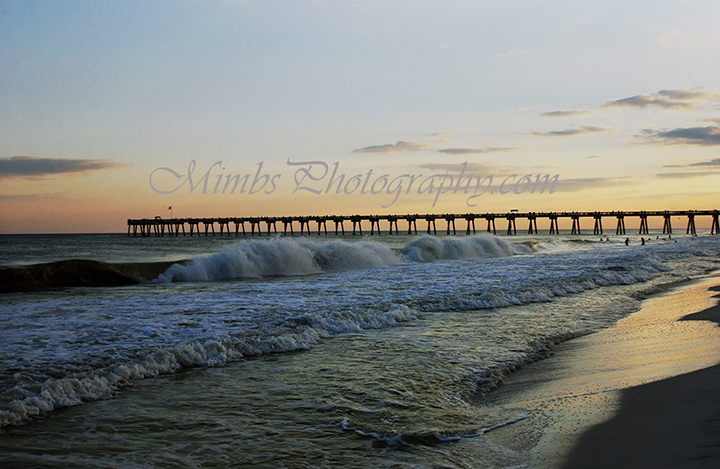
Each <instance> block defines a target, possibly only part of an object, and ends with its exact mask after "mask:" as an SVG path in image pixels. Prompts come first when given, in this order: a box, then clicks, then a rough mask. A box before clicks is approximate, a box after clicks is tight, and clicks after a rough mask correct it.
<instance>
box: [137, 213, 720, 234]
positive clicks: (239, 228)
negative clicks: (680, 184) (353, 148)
mask: <svg viewBox="0 0 720 469" xmlns="http://www.w3.org/2000/svg"><path fill="white" fill-rule="evenodd" d="M719 214H720V211H718V210H717V209H714V210H665V211H630V212H620V211H613V212H517V211H511V212H507V213H463V214H454V213H444V214H424V215H421V214H407V215H311V216H292V217H227V218H161V217H155V218H142V219H129V220H128V221H127V225H128V236H130V235H131V234H132V236H165V234H166V233H167V234H168V236H179V235H180V233H181V232H182V235H183V236H185V235H186V234H189V236H193V235H195V234H197V235H198V236H200V235H201V234H203V233H204V235H205V236H208V235H210V234H211V235H212V236H215V235H216V234H218V233H219V235H220V236H223V235H225V234H226V233H227V235H228V236H230V235H232V234H233V231H234V234H235V236H239V235H240V233H242V235H243V236H247V235H250V236H255V235H256V234H257V236H261V235H262V234H263V231H265V232H266V234H267V235H271V234H277V233H280V232H282V233H283V234H285V235H295V234H300V235H303V234H305V233H307V234H310V233H311V223H312V224H313V225H314V227H315V228H316V230H315V231H313V232H316V233H317V234H318V235H319V234H321V233H324V234H326V235H327V234H328V226H327V224H328V222H331V223H334V227H332V226H331V228H334V231H335V234H336V235H337V234H346V231H345V222H351V223H352V231H349V230H348V232H349V233H352V234H353V235H355V234H360V235H362V234H363V228H362V222H369V223H370V231H369V234H371V235H374V234H378V235H379V234H381V233H382V230H381V228H380V222H384V224H385V231H386V232H387V233H388V234H393V232H394V233H395V234H399V232H400V230H399V227H398V221H403V222H405V223H406V225H407V233H408V234H413V233H415V234H417V232H418V229H417V221H418V220H424V221H425V222H426V228H427V233H428V234H437V231H438V230H437V225H436V221H437V220H444V221H445V225H446V230H445V232H446V234H448V235H449V234H457V229H456V225H455V220H465V222H466V224H465V226H466V228H465V234H476V233H477V231H478V230H477V229H476V225H475V220H484V221H485V222H486V223H487V228H486V231H487V232H488V233H492V234H497V229H496V224H495V220H502V219H505V220H506V224H507V234H508V235H515V234H517V220H527V222H528V225H527V226H528V228H527V233H528V234H538V227H537V220H538V219H545V218H547V219H548V220H549V221H550V230H549V234H559V228H558V219H561V218H567V219H570V220H571V221H572V228H571V231H570V232H571V234H582V232H581V228H580V220H581V219H583V218H586V219H588V218H589V219H592V221H593V234H595V235H602V234H604V231H603V224H602V221H603V218H610V219H613V220H614V221H615V222H616V227H615V234H616V235H624V234H626V229H625V219H626V218H638V219H639V220H640V228H639V230H638V234H648V218H650V217H662V218H663V234H672V232H673V231H672V223H671V219H672V217H685V218H687V227H686V229H685V234H689V235H697V230H696V228H695V218H696V217H707V216H709V217H711V218H712V226H711V228H710V234H711V235H715V234H718V233H720V223H718V218H719ZM280 223H282V229H281V231H278V224H280ZM231 224H232V225H233V226H232V227H231ZM201 225H202V227H201ZM246 225H247V228H246ZM293 225H299V232H298V231H297V230H295V229H294V227H293ZM366 225H367V223H366ZM186 226H187V230H186V228H185V227H186ZM216 226H217V227H218V228H217V230H216V229H215V227H216ZM403 231H404V230H403ZM365 232H366V233H367V228H366V231H365Z"/></svg>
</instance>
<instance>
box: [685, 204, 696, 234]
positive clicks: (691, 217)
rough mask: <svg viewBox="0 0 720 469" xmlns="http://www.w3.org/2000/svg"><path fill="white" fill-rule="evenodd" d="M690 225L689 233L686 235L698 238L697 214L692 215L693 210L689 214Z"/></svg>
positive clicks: (686, 232)
mask: <svg viewBox="0 0 720 469" xmlns="http://www.w3.org/2000/svg"><path fill="white" fill-rule="evenodd" d="M687 217H688V225H687V231H685V234H691V235H693V236H697V233H696V232H695V214H694V213H692V210H690V211H689V212H688V216H687Z"/></svg>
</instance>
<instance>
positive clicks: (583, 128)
mask: <svg viewBox="0 0 720 469" xmlns="http://www.w3.org/2000/svg"><path fill="white" fill-rule="evenodd" d="M575 127H576V128H575V129H566V130H551V131H548V132H530V135H535V136H538V137H571V136H574V135H583V134H592V133H597V132H613V131H615V129H610V128H608V127H600V126H597V125H575Z"/></svg>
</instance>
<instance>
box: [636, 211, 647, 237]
mask: <svg viewBox="0 0 720 469" xmlns="http://www.w3.org/2000/svg"><path fill="white" fill-rule="evenodd" d="M638 234H648V221H647V214H646V213H645V212H641V213H640V230H639V232H638Z"/></svg>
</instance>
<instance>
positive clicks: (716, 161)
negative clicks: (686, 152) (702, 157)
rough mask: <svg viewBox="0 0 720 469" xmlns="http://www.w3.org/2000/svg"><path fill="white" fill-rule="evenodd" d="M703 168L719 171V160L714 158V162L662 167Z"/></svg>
mask: <svg viewBox="0 0 720 469" xmlns="http://www.w3.org/2000/svg"><path fill="white" fill-rule="evenodd" d="M697 166H700V167H703V166H710V167H713V168H714V167H717V168H718V169H720V158H715V159H714V160H710V161H701V162H699V163H691V164H666V165H665V166H663V168H694V167H697Z"/></svg>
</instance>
